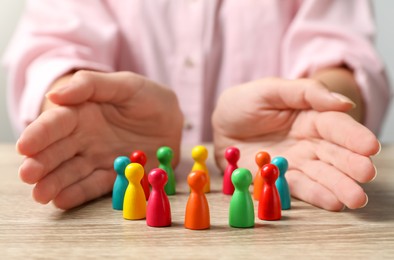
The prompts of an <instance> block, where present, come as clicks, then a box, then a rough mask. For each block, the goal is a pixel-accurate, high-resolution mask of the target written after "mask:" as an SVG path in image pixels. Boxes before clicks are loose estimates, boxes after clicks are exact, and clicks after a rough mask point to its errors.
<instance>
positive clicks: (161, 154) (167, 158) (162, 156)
mask: <svg viewBox="0 0 394 260" xmlns="http://www.w3.org/2000/svg"><path fill="white" fill-rule="evenodd" d="M156 156H157V160H158V161H159V162H160V163H161V164H166V163H169V162H171V160H172V158H173V157H174V152H173V151H172V149H171V148H170V147H168V146H162V147H160V148H159V149H158V150H157V152H156Z"/></svg>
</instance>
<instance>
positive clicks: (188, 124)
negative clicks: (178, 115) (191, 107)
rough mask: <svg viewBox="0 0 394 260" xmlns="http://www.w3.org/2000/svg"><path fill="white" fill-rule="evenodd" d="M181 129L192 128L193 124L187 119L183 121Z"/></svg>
mask: <svg viewBox="0 0 394 260" xmlns="http://www.w3.org/2000/svg"><path fill="white" fill-rule="evenodd" d="M183 129H185V130H192V129H193V124H192V123H191V122H189V121H187V120H185V121H184V123H183Z"/></svg>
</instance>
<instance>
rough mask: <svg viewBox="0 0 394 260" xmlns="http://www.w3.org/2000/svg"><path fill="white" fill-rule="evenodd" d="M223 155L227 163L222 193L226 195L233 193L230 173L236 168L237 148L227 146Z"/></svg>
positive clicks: (238, 154)
mask: <svg viewBox="0 0 394 260" xmlns="http://www.w3.org/2000/svg"><path fill="white" fill-rule="evenodd" d="M224 157H225V158H226V160H227V162H228V164H227V167H226V169H225V170H224V176H223V193H224V194H226V195H233V193H234V185H233V183H232V181H231V175H232V174H233V171H234V170H236V169H238V165H237V162H238V160H239V157H240V153H239V149H238V148H236V147H228V148H227V149H226V152H225V153H224Z"/></svg>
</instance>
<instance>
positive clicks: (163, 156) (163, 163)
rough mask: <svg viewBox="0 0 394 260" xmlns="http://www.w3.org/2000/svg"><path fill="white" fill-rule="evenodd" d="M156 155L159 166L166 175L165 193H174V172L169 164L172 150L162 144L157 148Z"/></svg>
mask: <svg viewBox="0 0 394 260" xmlns="http://www.w3.org/2000/svg"><path fill="white" fill-rule="evenodd" d="M156 156H157V159H158V160H159V163H160V164H159V168H161V169H163V170H164V171H165V172H166V173H167V176H168V181H167V184H166V185H165V186H164V190H165V192H166V194H167V195H175V174H174V170H173V169H172V165H171V161H172V158H173V157H174V152H173V151H172V149H171V148H170V147H168V146H163V147H160V148H159V149H158V150H157V153H156Z"/></svg>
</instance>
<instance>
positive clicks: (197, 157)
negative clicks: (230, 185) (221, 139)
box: [191, 145, 211, 193]
mask: <svg viewBox="0 0 394 260" xmlns="http://www.w3.org/2000/svg"><path fill="white" fill-rule="evenodd" d="M192 158H193V160H194V165H193V168H192V170H191V172H194V171H203V172H204V173H205V174H206V177H207V182H206V184H205V186H204V189H203V191H204V193H208V192H210V191H211V178H210V177H209V171H208V167H207V165H206V163H205V161H206V160H207V158H208V150H207V148H206V147H205V146H203V145H197V146H195V147H194V148H193V150H192Z"/></svg>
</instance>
